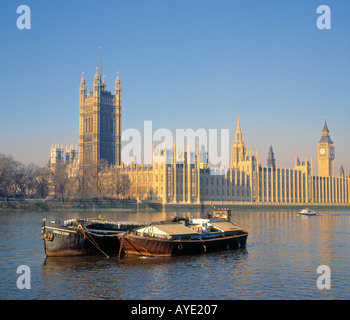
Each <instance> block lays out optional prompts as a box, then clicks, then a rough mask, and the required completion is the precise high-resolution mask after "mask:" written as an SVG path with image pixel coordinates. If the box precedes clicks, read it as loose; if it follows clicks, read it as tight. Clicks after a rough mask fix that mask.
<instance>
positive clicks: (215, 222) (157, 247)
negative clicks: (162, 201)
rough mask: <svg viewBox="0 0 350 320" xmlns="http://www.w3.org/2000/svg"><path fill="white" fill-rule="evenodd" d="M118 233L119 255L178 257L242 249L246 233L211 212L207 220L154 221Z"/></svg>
mask: <svg viewBox="0 0 350 320" xmlns="http://www.w3.org/2000/svg"><path fill="white" fill-rule="evenodd" d="M178 220H179V219H178ZM117 236H118V238H119V242H120V249H119V257H121V256H123V255H126V254H130V255H141V256H180V255H191V254H201V253H209V252H216V251H223V250H233V249H239V248H244V247H245V245H246V241H247V237H248V232H246V231H244V230H243V229H242V228H240V227H237V226H236V225H235V224H234V223H231V222H230V221H228V220H227V219H226V218H222V217H217V215H215V214H213V215H212V216H211V217H210V218H208V219H187V220H183V221H180V222H179V221H176V222H159V223H153V224H150V225H148V226H143V227H140V228H136V229H134V230H133V231H131V232H126V233H122V234H118V235H117Z"/></svg>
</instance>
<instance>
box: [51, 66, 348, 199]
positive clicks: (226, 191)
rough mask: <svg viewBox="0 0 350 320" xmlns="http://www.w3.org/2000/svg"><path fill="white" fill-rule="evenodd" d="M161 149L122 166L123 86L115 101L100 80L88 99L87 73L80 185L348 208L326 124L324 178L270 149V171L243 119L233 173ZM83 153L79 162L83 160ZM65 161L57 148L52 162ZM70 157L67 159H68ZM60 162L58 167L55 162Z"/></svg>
mask: <svg viewBox="0 0 350 320" xmlns="http://www.w3.org/2000/svg"><path fill="white" fill-rule="evenodd" d="M167 147H168V146H165V145H164V147H163V148H158V150H159V151H157V152H155V147H154V145H153V153H152V155H153V161H152V164H149V165H144V164H136V163H133V162H132V163H131V164H124V163H122V160H121V81H120V78H119V73H118V74H117V77H116V80H115V86H114V93H111V92H110V91H108V90H107V85H106V81H105V78H104V77H102V76H101V74H99V73H98V69H96V74H95V76H94V81H93V88H92V91H91V92H89V93H87V86H86V81H85V78H84V73H83V76H82V78H81V81H80V90H79V152H78V150H75V153H74V154H75V160H74V161H75V163H76V166H77V168H78V170H77V175H78V176H79V177H80V178H79V181H80V182H79V183H84V182H83V181H84V177H87V176H88V175H97V176H98V177H99V181H100V183H102V184H103V183H107V182H108V181H110V180H111V179H112V178H113V177H114V176H116V175H120V176H124V177H127V179H128V180H129V182H130V191H129V198H131V199H137V200H138V201H150V202H158V203H162V204H204V205H205V204H214V205H215V204H220V205H234V204H250V205H253V204H271V205H348V204H349V203H350V177H349V176H346V175H345V172H344V169H343V167H341V169H340V172H339V173H338V174H336V173H335V170H334V160H335V145H334V143H333V141H332V139H331V135H330V131H329V129H328V127H327V123H326V119H325V122H324V126H323V129H322V131H321V137H320V139H319V141H318V143H317V165H318V175H314V174H313V170H314V167H313V166H314V162H313V159H312V158H309V159H308V158H307V157H305V158H299V157H296V159H295V166H294V168H292V169H291V168H279V167H277V166H276V163H275V157H274V152H273V149H272V147H271V146H270V149H269V153H268V158H267V162H266V166H263V165H262V164H261V162H260V161H261V159H260V158H259V152H256V154H255V155H253V154H252V152H251V151H249V152H248V150H247V147H246V145H245V142H244V140H243V133H242V130H241V124H240V120H239V118H238V121H237V127H236V131H235V135H234V142H233V144H232V147H231V153H230V156H231V157H230V167H229V168H228V169H227V170H224V171H223V172H221V173H220V172H219V173H218V172H216V173H215V174H213V171H212V169H211V168H210V166H209V164H208V161H207V153H206V151H205V150H204V149H203V148H199V146H198V145H197V147H196V151H193V152H191V151H190V150H189V149H187V150H185V151H183V152H181V153H180V152H178V149H177V148H176V146H175V145H174V146H171V147H172V149H171V150H170V149H168V148H167ZM315 147H316V146H315ZM77 153H78V154H79V155H78V156H77ZM55 156H56V157H57V152H55V147H52V148H51V158H55ZM62 157H63V156H62ZM52 161H57V159H56V160H55V159H51V162H52Z"/></svg>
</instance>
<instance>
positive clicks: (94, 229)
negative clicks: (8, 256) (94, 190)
mask: <svg viewBox="0 0 350 320" xmlns="http://www.w3.org/2000/svg"><path fill="white" fill-rule="evenodd" d="M144 225H145V224H144V223H138V222H129V221H126V222H123V221H117V222H113V221H106V220H101V219H81V220H77V219H70V220H65V221H63V222H62V223H61V222H60V221H59V220H46V219H43V225H42V228H41V233H42V236H41V239H42V240H43V243H44V250H45V254H46V256H48V257H64V256H84V255H102V254H104V255H105V256H107V257H108V256H109V255H110V254H118V251H119V240H118V234H119V233H125V232H127V231H130V230H132V229H134V228H137V227H141V226H144Z"/></svg>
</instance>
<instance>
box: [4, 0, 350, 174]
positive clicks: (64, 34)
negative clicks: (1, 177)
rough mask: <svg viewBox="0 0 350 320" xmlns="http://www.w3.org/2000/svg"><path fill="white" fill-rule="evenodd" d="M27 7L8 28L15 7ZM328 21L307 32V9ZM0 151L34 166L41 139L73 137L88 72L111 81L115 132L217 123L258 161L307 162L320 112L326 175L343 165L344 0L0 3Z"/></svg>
mask: <svg viewBox="0 0 350 320" xmlns="http://www.w3.org/2000/svg"><path fill="white" fill-rule="evenodd" d="M21 4H25V5H28V6H29V7H30V9H31V30H19V29H18V28H17V27H16V20H17V17H18V16H19V15H18V14H17V13H16V9H17V7H18V6H19V5H21ZM321 4H325V5H329V7H330V9H331V29H330V30H319V29H318V28H317V26H316V20H317V18H318V16H319V14H317V13H316V9H317V7H318V6H319V5H321ZM0 10H1V16H0V33H1V42H0V46H1V48H0V49H1V51H0V57H1V59H0V63H1V69H0V70H1V86H0V88H1V89H0V93H1V100H0V110H1V117H0V137H1V138H0V153H4V154H12V155H13V156H14V157H15V159H17V160H19V161H22V162H24V163H30V162H34V163H37V164H40V165H41V164H45V163H46V162H47V160H48V158H49V151H50V146H51V144H52V143H60V144H61V143H63V144H64V145H67V144H71V143H72V144H74V145H75V144H78V128H79V102H78V100H79V97H78V94H79V84H80V78H81V73H82V71H84V72H85V77H86V81H87V86H88V90H90V89H91V88H92V81H93V75H94V73H95V70H96V69H95V68H96V67H98V66H99V46H100V45H102V60H103V62H102V69H103V73H104V74H105V75H106V81H107V87H108V88H109V89H111V90H113V88H114V81H115V78H116V75H117V71H119V72H120V78H121V81H122V88H123V92H122V129H123V130H125V129H127V128H136V129H140V130H142V129H143V122H144V121H145V120H152V121H153V129H154V130H155V129H158V128H168V129H171V130H174V129H176V128H180V129H181V128H184V129H186V128H193V129H198V128H205V129H209V128H217V129H221V128H223V129H224V128H229V129H230V130H232V131H231V136H232V137H233V134H234V130H235V129H236V123H237V116H238V115H239V117H240V120H241V127H242V130H243V138H244V141H245V143H246V145H247V147H248V149H252V151H253V153H255V152H256V150H259V153H260V162H262V164H264V165H265V164H266V157H267V152H268V148H269V146H270V144H271V145H272V146H273V148H274V152H275V156H276V164H277V166H279V167H293V166H294V160H295V156H297V155H298V156H302V157H304V156H305V155H306V156H308V157H310V156H312V157H313V158H314V168H315V169H317V154H316V150H317V149H316V147H317V142H318V140H319V138H320V136H321V130H322V128H323V123H324V117H325V116H327V124H328V128H329V130H330V131H331V137H332V140H333V141H334V143H335V147H336V173H338V172H339V166H340V164H343V165H344V167H345V169H346V171H347V173H350V148H349V138H350V125H349V120H350V86H349V85H350V36H349V35H350V19H349V16H350V1H348V0H337V1H331V0H324V1H319V0H318V1H313V0H307V1H306V0H294V1H283V0H264V1H261V0H244V1H243V0H242V1H234V0H230V1H224V0H219V1H213V0H212V1H206V0H184V1H183V0H176V1H175V0H166V1H165V0H148V1H145V0H142V1H141V0H139V1H135V0H125V1H116V0H115V1H96V0H94V1H90V0H85V1H66V0H60V1H33V0H21V1H16V0H2V1H1V3H0Z"/></svg>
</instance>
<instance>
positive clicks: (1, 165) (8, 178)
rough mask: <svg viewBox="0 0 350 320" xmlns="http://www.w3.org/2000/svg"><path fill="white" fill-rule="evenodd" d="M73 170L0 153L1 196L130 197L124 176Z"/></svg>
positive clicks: (128, 186)
mask: <svg viewBox="0 0 350 320" xmlns="http://www.w3.org/2000/svg"><path fill="white" fill-rule="evenodd" d="M76 169H77V168H75V170H74V168H72V167H71V165H69V164H68V165H66V164H55V165H51V166H50V165H46V166H43V167H40V166H37V165H35V164H29V165H25V164H23V163H21V162H19V161H16V160H15V159H14V158H13V156H11V155H8V156H7V155H4V154H2V153H0V198H6V199H9V198H21V199H23V198H35V199H37V198H47V197H51V198H58V199H61V200H62V201H63V200H64V199H68V198H72V199H73V198H74V199H77V198H79V199H132V193H131V190H130V181H129V178H128V177H127V176H126V175H123V174H118V173H115V174H112V175H110V179H104V178H103V177H102V176H101V175H99V174H98V175H89V174H86V175H85V176H84V177H80V176H79V174H78V170H76Z"/></svg>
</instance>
